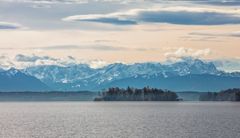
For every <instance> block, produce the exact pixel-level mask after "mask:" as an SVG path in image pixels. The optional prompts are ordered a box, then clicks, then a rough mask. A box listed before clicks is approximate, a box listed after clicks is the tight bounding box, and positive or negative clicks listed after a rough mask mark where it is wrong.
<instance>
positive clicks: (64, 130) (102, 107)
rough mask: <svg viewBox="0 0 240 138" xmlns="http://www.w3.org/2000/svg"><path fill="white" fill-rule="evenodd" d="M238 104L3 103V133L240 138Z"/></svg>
mask: <svg viewBox="0 0 240 138" xmlns="http://www.w3.org/2000/svg"><path fill="white" fill-rule="evenodd" d="M239 109H240V103H236V102H1V103H0V130H1V131H0V137H4V138H16V137H18V138H28V137H35V138H38V137H46V138H55V137H63V138H66V137H75V138H79V137H90V138H92V137H93V138H95V137H96V138H98V137H99V138H112V137H120V138H127V137H130V138H135V137H136V138H156V137H159V138H175V137H177V138H178V137H179V138H195V137H196V138H213V137H216V138H238V137H240V110H239Z"/></svg>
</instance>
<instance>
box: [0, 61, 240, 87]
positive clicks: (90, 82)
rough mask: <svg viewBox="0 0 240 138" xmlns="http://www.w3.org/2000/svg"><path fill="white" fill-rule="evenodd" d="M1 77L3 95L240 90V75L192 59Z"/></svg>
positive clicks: (35, 69)
mask: <svg viewBox="0 0 240 138" xmlns="http://www.w3.org/2000/svg"><path fill="white" fill-rule="evenodd" d="M9 72H17V73H12V74H11V77H10V78H9V77H8V76H9V75H7V74H9ZM0 74H1V81H0V91H13V90H14V91H22V90H29V91H46V90H48V91H51V90H59V91H80V90H92V91H97V90H102V89H106V88H108V87H113V86H114V87H115V86H118V87H127V86H132V87H138V88H142V87H144V86H150V87H156V88H162V89H169V90H174V91H219V90H223V89H228V88H240V73H239V72H234V73H226V72H224V71H220V70H218V69H217V68H216V67H215V65H214V64H213V63H212V62H205V61H202V60H199V59H190V58H188V59H184V60H182V61H179V62H175V63H171V64H161V63H150V62H147V63H135V64H122V63H114V64H110V65H107V66H105V67H102V68H97V69H94V68H91V67H90V66H89V65H87V64H71V65H68V66H57V65H41V66H32V67H28V68H24V69H21V70H16V69H10V70H7V71H1V72H0ZM18 81H20V82H21V83H19V82H18ZM15 83H16V84H15ZM6 86H11V87H6Z"/></svg>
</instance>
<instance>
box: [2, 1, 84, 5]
mask: <svg viewBox="0 0 240 138" xmlns="http://www.w3.org/2000/svg"><path fill="white" fill-rule="evenodd" d="M2 1H6V2H18V3H35V4H56V3H65V4H74V3H87V2H88V0H2Z"/></svg>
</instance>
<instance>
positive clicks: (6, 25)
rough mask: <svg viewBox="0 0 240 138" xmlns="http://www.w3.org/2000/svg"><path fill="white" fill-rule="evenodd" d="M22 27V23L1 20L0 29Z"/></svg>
mask: <svg viewBox="0 0 240 138" xmlns="http://www.w3.org/2000/svg"><path fill="white" fill-rule="evenodd" d="M20 28H22V26H21V25H20V24H17V23H10V22H1V21H0V30H1V29H20Z"/></svg>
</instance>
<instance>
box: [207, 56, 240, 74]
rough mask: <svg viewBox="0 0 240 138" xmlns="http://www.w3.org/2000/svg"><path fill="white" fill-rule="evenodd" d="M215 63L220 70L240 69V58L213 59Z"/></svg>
mask: <svg viewBox="0 0 240 138" xmlns="http://www.w3.org/2000/svg"><path fill="white" fill-rule="evenodd" d="M212 62H213V64H214V65H215V66H216V67H217V68H218V69H220V70H224V71H227V72H236V71H238V72H239V71H240V58H235V59H219V60H213V61H212Z"/></svg>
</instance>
